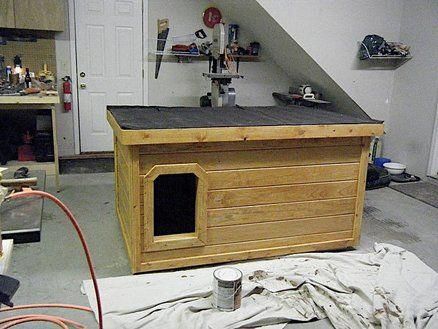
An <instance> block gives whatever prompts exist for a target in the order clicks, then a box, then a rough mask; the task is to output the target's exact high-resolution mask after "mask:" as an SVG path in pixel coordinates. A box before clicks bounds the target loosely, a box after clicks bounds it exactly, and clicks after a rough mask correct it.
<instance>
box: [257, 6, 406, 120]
mask: <svg viewBox="0 0 438 329" xmlns="http://www.w3.org/2000/svg"><path fill="white" fill-rule="evenodd" d="M257 2H258V3H259V4H260V5H261V6H262V7H263V8H264V9H265V10H266V11H267V12H268V13H269V14H270V15H271V16H272V17H273V18H274V19H275V20H276V21H277V22H278V23H279V24H280V25H281V27H282V28H283V29H284V30H285V31H286V32H287V33H288V34H289V35H290V36H291V37H292V38H293V39H294V40H295V41H296V42H297V43H298V44H299V45H300V46H301V47H302V48H303V49H304V50H305V51H306V52H307V53H308V54H309V55H310V56H311V57H312V58H313V59H314V60H315V61H316V62H317V63H318V64H319V65H320V66H321V68H322V69H323V70H324V71H325V72H327V73H328V75H329V76H330V77H331V78H332V79H333V80H334V81H335V82H336V83H337V84H338V85H339V86H340V87H341V88H342V89H344V90H345V91H346V92H347V94H348V95H349V96H350V97H351V98H353V100H354V101H355V102H356V103H357V104H358V105H359V106H360V107H362V109H364V110H365V112H367V114H368V115H370V116H371V117H373V118H376V119H380V120H387V119H388V118H389V108H390V103H391V92H392V81H393V77H394V71H389V70H366V69H363V67H362V66H361V63H359V60H358V59H357V51H358V45H357V41H361V40H362V39H363V37H364V36H365V35H367V34H378V35H381V36H383V37H384V38H385V39H386V40H398V39H399V35H400V23H401V13H402V7H403V1H400V0H385V1H379V0H355V1H351V0H305V1H304V0H257Z"/></svg>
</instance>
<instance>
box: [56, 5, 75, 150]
mask: <svg viewBox="0 0 438 329" xmlns="http://www.w3.org/2000/svg"><path fill="white" fill-rule="evenodd" d="M63 1H64V4H65V9H66V23H65V31H63V32H61V33H56V34H55V47H56V72H57V79H58V90H59V91H62V83H63V81H62V78H63V77H64V76H66V75H69V76H72V73H71V61H70V30H69V21H68V19H69V18H68V14H67V13H68V0H63ZM60 95H62V93H61V92H60ZM56 109H57V111H56V112H57V121H58V127H57V132H58V146H59V155H60V156H66V155H73V154H75V142H74V131H73V112H72V111H70V112H65V111H64V109H63V105H62V104H60V105H58V106H57V107H56Z"/></svg>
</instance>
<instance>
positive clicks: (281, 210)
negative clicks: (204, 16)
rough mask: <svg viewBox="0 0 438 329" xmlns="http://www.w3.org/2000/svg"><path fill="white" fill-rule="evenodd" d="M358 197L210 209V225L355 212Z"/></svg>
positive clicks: (273, 220)
mask: <svg viewBox="0 0 438 329" xmlns="http://www.w3.org/2000/svg"><path fill="white" fill-rule="evenodd" d="M355 204H356V198H345V199H332V200H318V201H305V202H291V203H281V204H268V205H259V206H249V207H237V208H219V209H210V210H208V212H207V217H208V227H215V226H226V225H235V224H237V225H239V224H250V223H261V222H275V221H279V220H286V219H303V218H309V217H320V216H332V215H346V214H353V213H354V210H355Z"/></svg>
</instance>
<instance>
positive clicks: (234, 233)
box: [207, 215, 354, 245]
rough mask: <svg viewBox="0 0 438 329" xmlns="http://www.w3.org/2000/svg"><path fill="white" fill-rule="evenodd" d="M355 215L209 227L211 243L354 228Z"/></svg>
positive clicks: (208, 238) (208, 232)
mask: <svg viewBox="0 0 438 329" xmlns="http://www.w3.org/2000/svg"><path fill="white" fill-rule="evenodd" d="M353 219H354V215H336V216H327V217H316V218H307V219H295V220H284V221H276V222H268V223H255V224H244V225H232V226H220V227H211V228H208V229H207V241H208V244H209V245H212V244H224V243H232V242H242V241H255V240H265V239H272V238H284V237H288V236H297V235H309V234H316V233H329V232H336V231H347V230H352V229H353Z"/></svg>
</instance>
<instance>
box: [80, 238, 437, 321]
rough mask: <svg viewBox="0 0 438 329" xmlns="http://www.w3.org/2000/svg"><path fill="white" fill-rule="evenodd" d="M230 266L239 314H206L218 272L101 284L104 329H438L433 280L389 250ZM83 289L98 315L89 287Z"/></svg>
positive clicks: (406, 256)
mask: <svg viewBox="0 0 438 329" xmlns="http://www.w3.org/2000/svg"><path fill="white" fill-rule="evenodd" d="M232 266H234V267H236V268H239V269H240V270H241V271H242V272H243V273H244V280H243V292H242V295H243V299H242V307H241V308H240V309H238V310H236V311H234V312H220V311H217V310H215V309H212V308H211V283H212V277H213V276H212V274H213V271H214V269H215V268H217V267H220V266H216V267H209V268H200V269H194V270H186V271H175V272H165V273H151V274H144V275H136V276H125V277H117V278H107V279H100V280H99V287H100V289H101V294H102V302H103V310H104V328H105V329H136V328H169V329H170V328H202V329H204V328H211V329H219V328H245V327H258V326H264V325H274V326H271V327H270V328H282V327H283V326H285V324H286V323H287V322H289V321H290V320H298V321H309V320H311V319H314V318H318V319H322V318H325V317H328V318H329V319H330V321H331V322H332V324H333V325H334V326H335V327H336V328H352V329H354V328H374V327H380V326H381V327H382V328H427V329H436V328H438V274H437V273H436V272H435V271H433V270H432V269H431V268H429V267H428V266H427V265H425V264H424V263H423V262H422V261H420V260H419V259H418V258H417V257H416V256H415V255H414V254H412V253H410V252H408V251H406V250H404V249H402V248H399V247H396V246H393V245H389V244H376V245H375V252H374V253H369V254H359V253H354V252H336V253H333V252H331V253H307V254H297V255H291V256H286V257H282V258H279V259H273V260H264V261H254V262H245V263H238V264H233V265H232ZM83 288H84V291H85V293H86V294H87V295H88V298H89V301H90V304H91V306H92V308H93V310H96V305H95V297H94V291H93V287H92V284H91V281H85V282H84V286H83Z"/></svg>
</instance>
